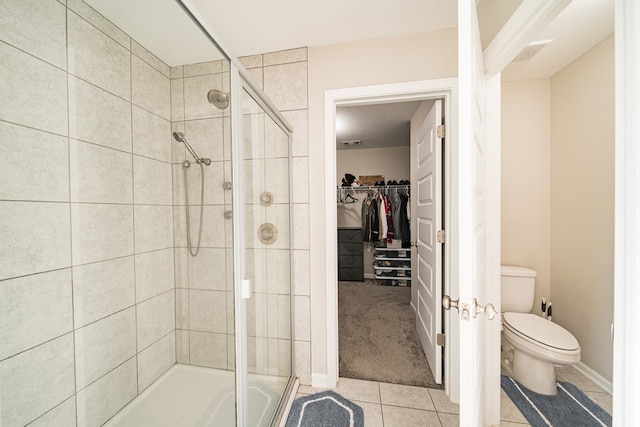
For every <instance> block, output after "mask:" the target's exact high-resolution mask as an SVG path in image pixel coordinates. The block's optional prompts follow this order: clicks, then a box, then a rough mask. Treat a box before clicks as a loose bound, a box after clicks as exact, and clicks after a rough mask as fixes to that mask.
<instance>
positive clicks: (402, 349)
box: [338, 280, 442, 388]
mask: <svg viewBox="0 0 640 427" xmlns="http://www.w3.org/2000/svg"><path fill="white" fill-rule="evenodd" d="M410 301H411V288H409V287H397V286H380V285H377V284H376V283H375V282H374V281H373V280H366V281H365V282H364V283H363V282H339V283H338V316H339V318H338V324H339V337H340V338H339V346H340V349H339V351H340V376H341V377H345V378H357V379H363V380H371V381H381V382H388V383H395V384H404V385H414V386H420V387H430V388H442V386H440V385H438V384H436V383H435V382H434V380H433V376H432V375H431V370H430V369H429V365H428V364H427V358H426V356H425V355H424V351H423V350H422V346H421V345H420V341H419V340H418V333H417V332H416V320H415V316H414V314H413V312H412V311H411V308H410V307H409V303H410Z"/></svg>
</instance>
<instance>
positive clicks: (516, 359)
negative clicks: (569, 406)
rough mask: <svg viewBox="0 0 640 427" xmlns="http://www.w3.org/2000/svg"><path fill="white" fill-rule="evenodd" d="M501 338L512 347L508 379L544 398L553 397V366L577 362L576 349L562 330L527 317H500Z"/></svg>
mask: <svg viewBox="0 0 640 427" xmlns="http://www.w3.org/2000/svg"><path fill="white" fill-rule="evenodd" d="M502 326H503V330H502V334H503V337H504V339H505V341H506V342H507V345H510V346H512V350H513V360H512V361H511V373H512V377H513V378H514V379H515V380H516V381H518V382H519V383H520V384H522V385H523V386H525V387H526V388H528V389H529V390H532V391H535V392H536V393H540V394H545V395H555V394H557V387H556V373H555V369H554V366H561V365H568V364H573V363H577V362H579V361H580V345H579V344H578V341H577V340H576V339H575V337H574V336H573V335H572V334H571V333H570V332H569V331H567V330H566V329H564V328H563V327H562V326H560V325H558V324H556V323H553V322H550V321H548V320H546V319H543V318H542V317H540V316H537V315H535V314H529V313H504V314H503V316H502Z"/></svg>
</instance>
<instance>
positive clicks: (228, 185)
mask: <svg viewBox="0 0 640 427" xmlns="http://www.w3.org/2000/svg"><path fill="white" fill-rule="evenodd" d="M222 188H223V189H224V190H231V182H229V181H225V182H223V183H222Z"/></svg>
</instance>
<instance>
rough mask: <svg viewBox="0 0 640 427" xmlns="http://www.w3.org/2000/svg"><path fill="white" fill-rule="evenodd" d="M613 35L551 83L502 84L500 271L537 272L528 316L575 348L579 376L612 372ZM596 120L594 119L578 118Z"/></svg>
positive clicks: (602, 377) (606, 378) (605, 377)
mask: <svg viewBox="0 0 640 427" xmlns="http://www.w3.org/2000/svg"><path fill="white" fill-rule="evenodd" d="M612 63H613V37H612V36H611V37H609V38H607V39H605V40H604V41H603V42H601V43H600V44H598V45H597V46H595V47H594V48H592V49H591V50H589V51H588V52H587V53H585V55H584V56H582V57H580V58H579V59H578V60H576V61H575V62H573V63H571V64H569V65H568V66H567V67H565V68H564V69H562V70H560V71H559V72H558V73H557V74H555V75H553V76H552V77H551V78H550V79H537V80H528V81H508V75H507V76H505V77H506V79H505V80H507V81H503V84H502V153H501V154H502V161H501V164H502V169H501V173H502V190H501V191H502V210H501V219H502V221H501V223H502V229H501V232H502V242H501V244H502V260H501V261H502V264H507V265H517V266H524V267H528V268H530V269H532V270H534V271H536V273H537V277H536V289H535V298H534V305H533V309H532V311H531V312H532V313H535V314H539V315H540V314H542V313H541V310H540V308H541V300H542V298H543V297H546V299H547V300H548V301H550V302H551V303H552V308H553V309H552V314H553V316H552V320H553V322H555V323H558V324H559V325H561V326H563V327H564V328H565V329H567V330H568V331H569V332H571V333H572V334H573V336H575V338H576V339H577V341H578V343H579V344H580V347H581V351H582V355H581V361H580V363H578V365H577V366H575V368H577V369H578V370H580V372H582V373H584V374H585V375H587V377H589V378H590V379H591V380H592V381H594V382H595V383H596V384H598V385H599V386H600V387H601V388H602V389H604V390H607V391H608V392H609V393H611V390H612V375H613V374H612V373H613V340H612V329H613V327H612V324H613V224H614V222H615V221H614V217H613V215H614V212H613V206H614V201H613V200H614V199H613V197H614V196H613V188H614V184H613V177H614V163H613V146H614V140H613V129H614V114H613V102H614V99H613V98H614V97H613V85H614V76H613V65H612ZM594 114H595V115H597V116H598V121H595V122H594V121H588V120H584V117H593V115H594Z"/></svg>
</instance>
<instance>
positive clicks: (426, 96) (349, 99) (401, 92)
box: [325, 79, 458, 401]
mask: <svg viewBox="0 0 640 427" xmlns="http://www.w3.org/2000/svg"><path fill="white" fill-rule="evenodd" d="M455 90H456V79H442V80H432V81H420V82H409V83H403V84H393V85H381V86H374V87H366V88H353V89H338V90H333V91H327V92H326V96H325V100H326V101H327V102H326V104H325V108H326V110H325V113H326V114H325V120H326V123H327V130H329V123H330V126H331V130H332V132H331V134H333V141H332V146H331V147H329V143H328V139H327V145H326V147H325V148H326V150H327V151H326V159H327V162H326V165H327V177H328V178H327V181H326V184H325V185H326V187H325V188H326V190H327V200H329V197H330V196H329V192H330V193H331V198H332V199H333V198H335V197H336V196H335V185H336V183H335V181H334V180H335V179H336V178H335V177H337V170H336V169H333V168H335V167H336V158H337V157H336V148H335V144H336V139H335V135H336V134H335V130H336V129H335V116H336V108H338V107H341V106H357V105H371V104H376V103H378V104H379V103H391V102H406V101H423V100H434V99H443V100H444V109H443V113H444V115H445V116H447V117H449V118H450V120H449V121H450V123H451V124H453V123H455V116H454V115H453V113H454V109H453V108H452V100H453V98H454V97H453V95H454V93H455ZM330 120H331V122H329V121H330ZM451 140H452V141H453V138H451ZM452 146H453V144H450V145H449V147H447V148H445V150H446V151H449V150H451V147H452ZM446 158H447V159H450V158H451V157H449V156H446ZM330 168H331V169H333V170H330ZM450 174H451V167H447V168H446V176H445V179H444V182H445V183H447V182H448V179H446V177H447V176H449V175H450ZM449 191H451V188H449V185H448V184H447V185H445V187H444V192H445V193H446V192H449ZM448 200H450V198H449V197H447V198H445V203H446V204H448ZM445 210H446V211H447V212H450V210H449V209H447V208H446V207H445ZM447 216H449V214H447ZM326 218H327V229H328V230H336V229H337V225H338V221H337V212H336V209H335V206H333V205H330V204H329V203H327V211H326ZM330 234H331V235H330ZM337 243H338V242H337V234H333V233H327V240H326V244H327V248H328V249H327V254H326V255H327V258H326V259H327V262H326V265H327V277H334V278H336V279H334V282H333V283H332V282H331V280H330V281H329V283H328V289H327V292H328V306H327V315H328V336H327V342H328V346H327V349H328V353H327V362H328V368H329V369H328V373H329V375H328V378H327V380H328V381H327V382H328V383H329V384H332V383H335V381H337V378H338V372H339V363H338V360H339V344H338V335H339V334H338V327H339V320H338V292H339V291H338V280H337V274H336V273H337V271H338V270H337V267H338V258H337V253H336V251H335V248H336V247H337ZM329 248H331V249H329ZM454 251H455V248H446V249H445V253H446V256H445V257H444V259H445V260H446V261H445V262H444V264H443V277H445V278H448V277H449V272H448V269H449V261H448V260H449V259H450V255H451V253H453V252H454ZM450 288H451V282H450V281H449V280H446V281H445V289H441V291H442V292H451V291H452V289H450ZM412 290H413V288H412ZM414 298H415V297H414ZM413 307H415V303H414V304H413ZM437 317H438V318H439V320H440V322H439V323H440V324H441V325H442V326H440V328H442V330H443V331H444V332H445V334H446V333H449V334H450V335H449V337H450V338H449V340H451V342H452V345H450V346H448V347H445V348H444V351H443V350H442V348H440V353H441V356H440V357H441V358H443V360H444V369H443V371H444V375H442V382H444V384H445V391H446V392H447V394H449V396H450V398H451V399H452V400H454V401H455V398H456V396H457V388H458V387H457V378H454V379H453V381H452V378H453V377H455V372H457V365H456V362H457V358H452V357H451V355H452V352H455V351H456V347H457V346H456V344H455V343H456V341H457V339H456V338H454V337H453V336H452V335H455V333H456V331H455V328H456V327H457V319H456V318H455V316H454V318H453V319H448V317H450V316H448V315H444V316H442V314H440V316H437ZM434 320H436V319H434ZM443 320H444V321H443ZM452 322H455V323H456V325H453V324H452ZM434 338H435V337H434ZM449 340H448V341H449ZM452 373H454V375H453V377H452Z"/></svg>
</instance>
